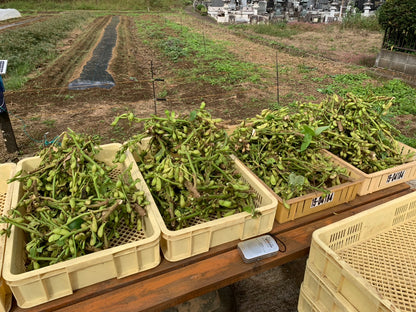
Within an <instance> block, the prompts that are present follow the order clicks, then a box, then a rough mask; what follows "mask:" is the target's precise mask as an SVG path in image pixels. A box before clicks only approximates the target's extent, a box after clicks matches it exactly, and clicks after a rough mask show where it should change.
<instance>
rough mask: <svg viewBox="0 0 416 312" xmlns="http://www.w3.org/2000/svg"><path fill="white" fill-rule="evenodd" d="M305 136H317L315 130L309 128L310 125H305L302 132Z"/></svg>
mask: <svg viewBox="0 0 416 312" xmlns="http://www.w3.org/2000/svg"><path fill="white" fill-rule="evenodd" d="M302 132H303V133H304V134H305V135H307V134H309V135H310V136H314V135H315V130H314V129H312V128H311V127H309V126H308V125H303V131H302Z"/></svg>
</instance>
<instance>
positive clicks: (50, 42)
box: [0, 13, 91, 90]
mask: <svg viewBox="0 0 416 312" xmlns="http://www.w3.org/2000/svg"><path fill="white" fill-rule="evenodd" d="M90 17H91V15H90V14H89V13H76V14H75V13H70V14H60V15H57V16H53V17H51V18H49V19H47V20H45V21H43V22H36V23H33V24H30V25H28V26H24V27H20V28H19V29H11V30H6V31H4V32H2V33H1V34H0V41H1V43H2V44H1V45H0V55H1V56H2V58H3V59H5V60H8V66H7V75H6V76H5V78H6V80H7V82H6V84H7V89H10V90H15V89H19V88H20V87H22V86H23V85H24V83H25V82H26V81H27V80H28V78H27V75H28V74H30V73H31V72H33V71H34V70H36V68H38V67H40V66H42V65H43V64H45V63H48V62H50V61H52V60H53V59H55V58H56V57H57V56H58V52H57V46H58V44H59V42H60V41H61V40H62V39H64V38H66V37H67V36H68V34H69V33H70V32H71V31H73V30H74V29H76V28H79V27H81V25H82V24H83V23H85V22H86V21H87V20H88V19H89V18H90Z"/></svg>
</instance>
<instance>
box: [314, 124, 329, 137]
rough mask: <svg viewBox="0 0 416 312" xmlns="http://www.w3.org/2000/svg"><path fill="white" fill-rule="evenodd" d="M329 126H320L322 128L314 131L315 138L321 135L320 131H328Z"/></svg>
mask: <svg viewBox="0 0 416 312" xmlns="http://www.w3.org/2000/svg"><path fill="white" fill-rule="evenodd" d="M328 128H329V126H322V127H318V128H316V129H315V136H316V135H320V134H321V133H322V131H325V130H326V129H328Z"/></svg>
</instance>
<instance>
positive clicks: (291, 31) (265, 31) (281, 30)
mask: <svg viewBox="0 0 416 312" xmlns="http://www.w3.org/2000/svg"><path fill="white" fill-rule="evenodd" d="M229 28H230V29H233V30H242V31H247V30H249V31H253V32H255V33H257V34H261V35H268V36H273V37H280V38H290V37H292V36H294V35H296V34H298V33H299V32H300V31H299V30H298V29H296V28H294V27H288V25H287V23H286V22H279V23H270V24H256V25H250V24H237V25H230V26H229Z"/></svg>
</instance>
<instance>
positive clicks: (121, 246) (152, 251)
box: [3, 144, 160, 308]
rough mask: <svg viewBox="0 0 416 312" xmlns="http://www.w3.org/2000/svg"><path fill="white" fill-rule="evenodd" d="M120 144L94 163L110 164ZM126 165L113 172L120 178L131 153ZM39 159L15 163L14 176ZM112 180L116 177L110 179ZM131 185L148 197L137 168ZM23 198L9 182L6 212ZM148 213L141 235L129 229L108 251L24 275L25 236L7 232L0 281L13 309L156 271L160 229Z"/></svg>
mask: <svg viewBox="0 0 416 312" xmlns="http://www.w3.org/2000/svg"><path fill="white" fill-rule="evenodd" d="M120 146H121V145H120V144H107V145H102V146H101V148H102V150H101V151H100V153H99V154H98V155H97V156H96V159H97V160H100V161H104V162H106V163H107V164H112V159H113V158H114V156H115V154H116V152H117V151H118V150H119V148H120ZM126 156H127V157H126V160H125V162H124V164H123V165H119V167H118V168H117V169H115V171H118V173H120V172H121V171H123V170H125V169H126V168H127V167H128V166H129V164H130V163H132V162H133V163H134V159H133V156H132V155H131V153H130V152H127V153H126ZM39 163H40V157H31V158H25V159H22V160H21V161H19V162H18V164H17V166H16V172H18V171H19V170H21V169H24V170H26V171H27V170H33V169H35V168H37V167H38V166H39ZM114 174H116V173H114ZM131 174H132V177H133V179H137V178H139V179H140V181H141V182H139V183H138V185H137V187H138V189H142V190H144V191H145V192H146V193H147V194H146V196H148V195H149V191H148V190H147V187H146V184H145V183H144V180H143V177H142V176H141V173H140V172H139V170H138V169H137V166H133V168H132V170H131ZM22 195H23V190H22V186H21V183H20V182H18V181H16V182H13V199H12V204H11V207H12V208H13V207H16V204H17V203H18V201H19V199H20V197H21V196H22ZM153 211H154V209H149V207H147V212H148V213H147V215H146V216H145V218H144V226H143V229H142V230H141V231H140V232H137V231H136V230H134V229H130V228H129V227H127V226H126V227H125V228H123V227H121V228H120V229H119V233H120V238H119V239H118V240H117V241H116V242H113V243H112V245H110V248H108V249H105V250H101V251H97V252H94V253H91V254H88V255H85V256H81V257H78V258H74V259H70V260H67V261H64V262H59V263H56V264H54V265H50V266H47V267H44V268H40V269H37V270H33V271H29V272H26V271H25V263H24V262H25V261H24V259H25V256H26V255H25V235H24V232H23V231H22V230H20V229H19V228H16V227H12V231H11V235H10V238H8V239H7V242H6V251H5V258H4V268H3V276H4V279H5V281H6V282H7V284H8V285H9V286H10V288H11V290H12V292H13V295H14V296H15V298H16V301H17V304H18V305H19V306H20V307H22V308H27V307H32V306H36V305H39V304H41V303H45V302H48V301H51V300H54V299H57V298H61V297H63V296H67V295H71V294H72V293H73V291H74V290H76V289H80V288H83V287H86V286H89V285H92V284H95V283H99V282H102V281H105V280H108V279H111V278H123V277H126V276H129V275H132V274H135V273H138V272H141V271H145V270H148V269H151V268H153V267H155V266H157V265H158V264H159V263H160V246H159V240H160V229H159V228H158V226H157V222H156V219H155V217H154V214H153Z"/></svg>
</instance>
